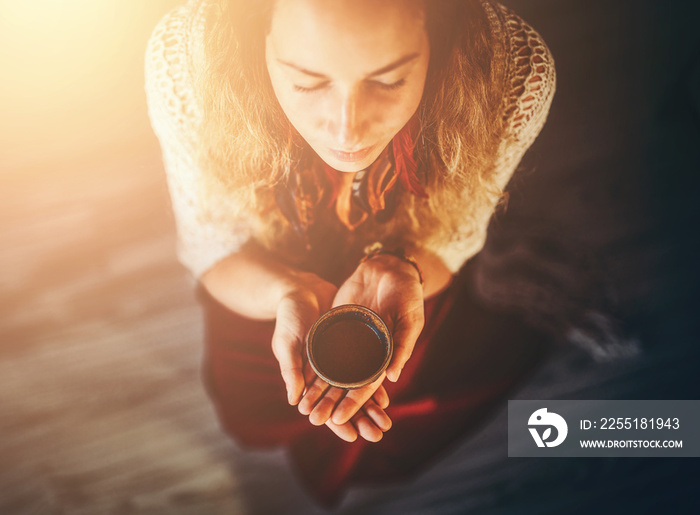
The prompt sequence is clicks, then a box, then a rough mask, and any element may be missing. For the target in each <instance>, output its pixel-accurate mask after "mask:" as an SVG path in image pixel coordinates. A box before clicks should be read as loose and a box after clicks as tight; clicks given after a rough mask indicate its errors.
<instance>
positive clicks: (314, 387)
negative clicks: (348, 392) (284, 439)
mask: <svg viewBox="0 0 700 515" xmlns="http://www.w3.org/2000/svg"><path fill="white" fill-rule="evenodd" d="M327 389H328V383H326V382H325V381H324V380H323V379H321V378H320V377H317V378H316V380H315V381H314V382H313V383H312V384H311V386H310V387H309V388H307V390H306V393H305V394H304V397H303V398H302V399H301V402H299V413H301V414H302V415H309V414H311V412H312V411H313V409H314V406H315V405H316V403H317V402H318V400H319V399H320V398H321V397H322V396H323V394H324V393H325V392H326V390H327Z"/></svg>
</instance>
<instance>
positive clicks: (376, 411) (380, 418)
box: [362, 399, 391, 433]
mask: <svg viewBox="0 0 700 515" xmlns="http://www.w3.org/2000/svg"><path fill="white" fill-rule="evenodd" d="M362 409H363V410H364V412H365V413H366V414H367V416H368V417H369V418H370V419H372V422H374V424H375V425H376V426H377V427H378V428H379V429H381V430H382V431H384V432H385V433H386V432H387V431H388V430H389V429H391V419H390V418H389V415H387V414H386V412H385V411H384V410H383V409H382V408H380V407H379V406H377V404H376V403H375V402H374V401H373V400H372V399H370V400H368V401H367V403H366V404H365V405H364V407H363V408H362Z"/></svg>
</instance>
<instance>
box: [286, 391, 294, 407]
mask: <svg viewBox="0 0 700 515" xmlns="http://www.w3.org/2000/svg"><path fill="white" fill-rule="evenodd" d="M287 401H289V404H291V405H292V406H294V405H295V404H296V402H294V398H293V397H292V392H290V391H289V390H287Z"/></svg>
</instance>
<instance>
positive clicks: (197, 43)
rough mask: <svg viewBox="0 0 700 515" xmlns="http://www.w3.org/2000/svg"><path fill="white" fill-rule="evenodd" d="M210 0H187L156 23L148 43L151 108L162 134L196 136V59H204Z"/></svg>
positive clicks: (182, 137) (180, 137) (184, 139)
mask: <svg viewBox="0 0 700 515" xmlns="http://www.w3.org/2000/svg"><path fill="white" fill-rule="evenodd" d="M210 4H211V2H210V0H188V1H187V2H186V3H185V4H183V5H180V6H178V7H176V8H174V9H172V10H171V11H169V12H168V13H167V14H165V16H163V18H161V20H160V21H159V23H158V24H157V25H156V27H155V29H154V30H153V32H152V34H151V36H150V38H149V40H148V44H147V47H146V55H145V79H146V81H145V88H146V97H147V100H148V111H149V116H150V118H151V122H152V125H153V127H154V130H155V131H156V132H158V133H159V136H161V135H163V136H166V137H173V138H177V139H178V140H180V142H181V143H187V141H188V140H189V139H191V138H193V137H194V134H193V131H192V127H194V125H195V122H197V121H198V119H199V117H200V110H199V109H198V108H197V103H196V101H195V96H194V71H193V70H194V68H193V63H195V62H197V61H198V60H199V59H201V55H199V54H200V53H201V52H202V45H201V39H202V35H203V33H204V26H205V20H206V11H207V7H208V5H210Z"/></svg>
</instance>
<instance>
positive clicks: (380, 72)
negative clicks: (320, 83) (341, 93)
mask: <svg viewBox="0 0 700 515" xmlns="http://www.w3.org/2000/svg"><path fill="white" fill-rule="evenodd" d="M419 55H420V54H419V53H418V52H415V53H413V54H407V55H405V56H403V57H400V58H398V59H397V60H396V61H394V62H392V63H389V64H387V65H386V66H383V67H381V68H379V69H378V70H374V71H373V72H371V73H369V74H368V75H367V77H368V78H370V77H376V76H377V75H384V74H385V73H388V72H390V71H392V70H395V69H396V68H398V67H399V66H403V65H404V64H406V63H409V62H411V61H413V60H414V59H416V58H418V56H419ZM277 61H278V62H280V63H282V64H284V65H285V66H289V67H290V68H294V69H295V70H297V71H299V72H301V73H303V74H305V75H310V76H311V77H317V78H319V79H327V78H328V77H327V76H326V75H324V74H322V73H319V72H315V71H312V70H309V69H307V68H304V67H303V66H299V65H297V64H294V63H290V62H289V61H284V60H282V59H277Z"/></svg>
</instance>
